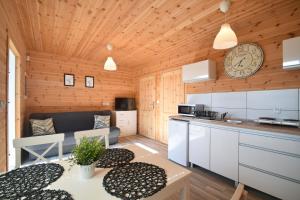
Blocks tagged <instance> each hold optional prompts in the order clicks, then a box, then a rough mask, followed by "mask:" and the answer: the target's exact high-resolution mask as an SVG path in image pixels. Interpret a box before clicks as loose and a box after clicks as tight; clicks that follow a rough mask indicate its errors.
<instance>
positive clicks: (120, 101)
mask: <svg viewBox="0 0 300 200" xmlns="http://www.w3.org/2000/svg"><path fill="white" fill-rule="evenodd" d="M115 109H116V110H117V111H128V110H136V107H135V99H134V98H123V97H116V98H115Z"/></svg>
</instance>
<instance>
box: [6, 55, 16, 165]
mask: <svg viewBox="0 0 300 200" xmlns="http://www.w3.org/2000/svg"><path fill="white" fill-rule="evenodd" d="M8 55H9V57H8V99H7V102H8V113H7V131H8V132H7V135H8V137H7V140H8V141H7V144H8V147H7V148H8V170H11V169H14V168H15V151H14V148H13V140H14V139H15V137H16V55H15V54H14V52H13V51H12V50H11V49H9V53H8Z"/></svg>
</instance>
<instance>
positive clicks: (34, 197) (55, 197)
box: [20, 190, 73, 200]
mask: <svg viewBox="0 0 300 200" xmlns="http://www.w3.org/2000/svg"><path fill="white" fill-rule="evenodd" d="M20 200H73V198H72V195H71V194H69V193H68V192H66V191H64V190H38V191H36V192H33V193H31V194H30V195H27V196H25V197H22V198H20Z"/></svg>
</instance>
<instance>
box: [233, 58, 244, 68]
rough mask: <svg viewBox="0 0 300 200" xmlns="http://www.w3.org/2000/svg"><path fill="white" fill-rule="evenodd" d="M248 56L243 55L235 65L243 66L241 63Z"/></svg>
mask: <svg viewBox="0 0 300 200" xmlns="http://www.w3.org/2000/svg"><path fill="white" fill-rule="evenodd" d="M245 58H246V57H243V58H242V59H241V60H240V61H239V62H238V63H237V64H236V65H235V66H239V67H240V66H241V63H242V62H243V60H244V59H245Z"/></svg>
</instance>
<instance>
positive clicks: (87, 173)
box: [80, 163, 95, 179]
mask: <svg viewBox="0 0 300 200" xmlns="http://www.w3.org/2000/svg"><path fill="white" fill-rule="evenodd" d="M94 173H95V163H93V164H91V165H80V174H81V177H82V178H83V179H89V178H91V177H92V176H93V175H94Z"/></svg>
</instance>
